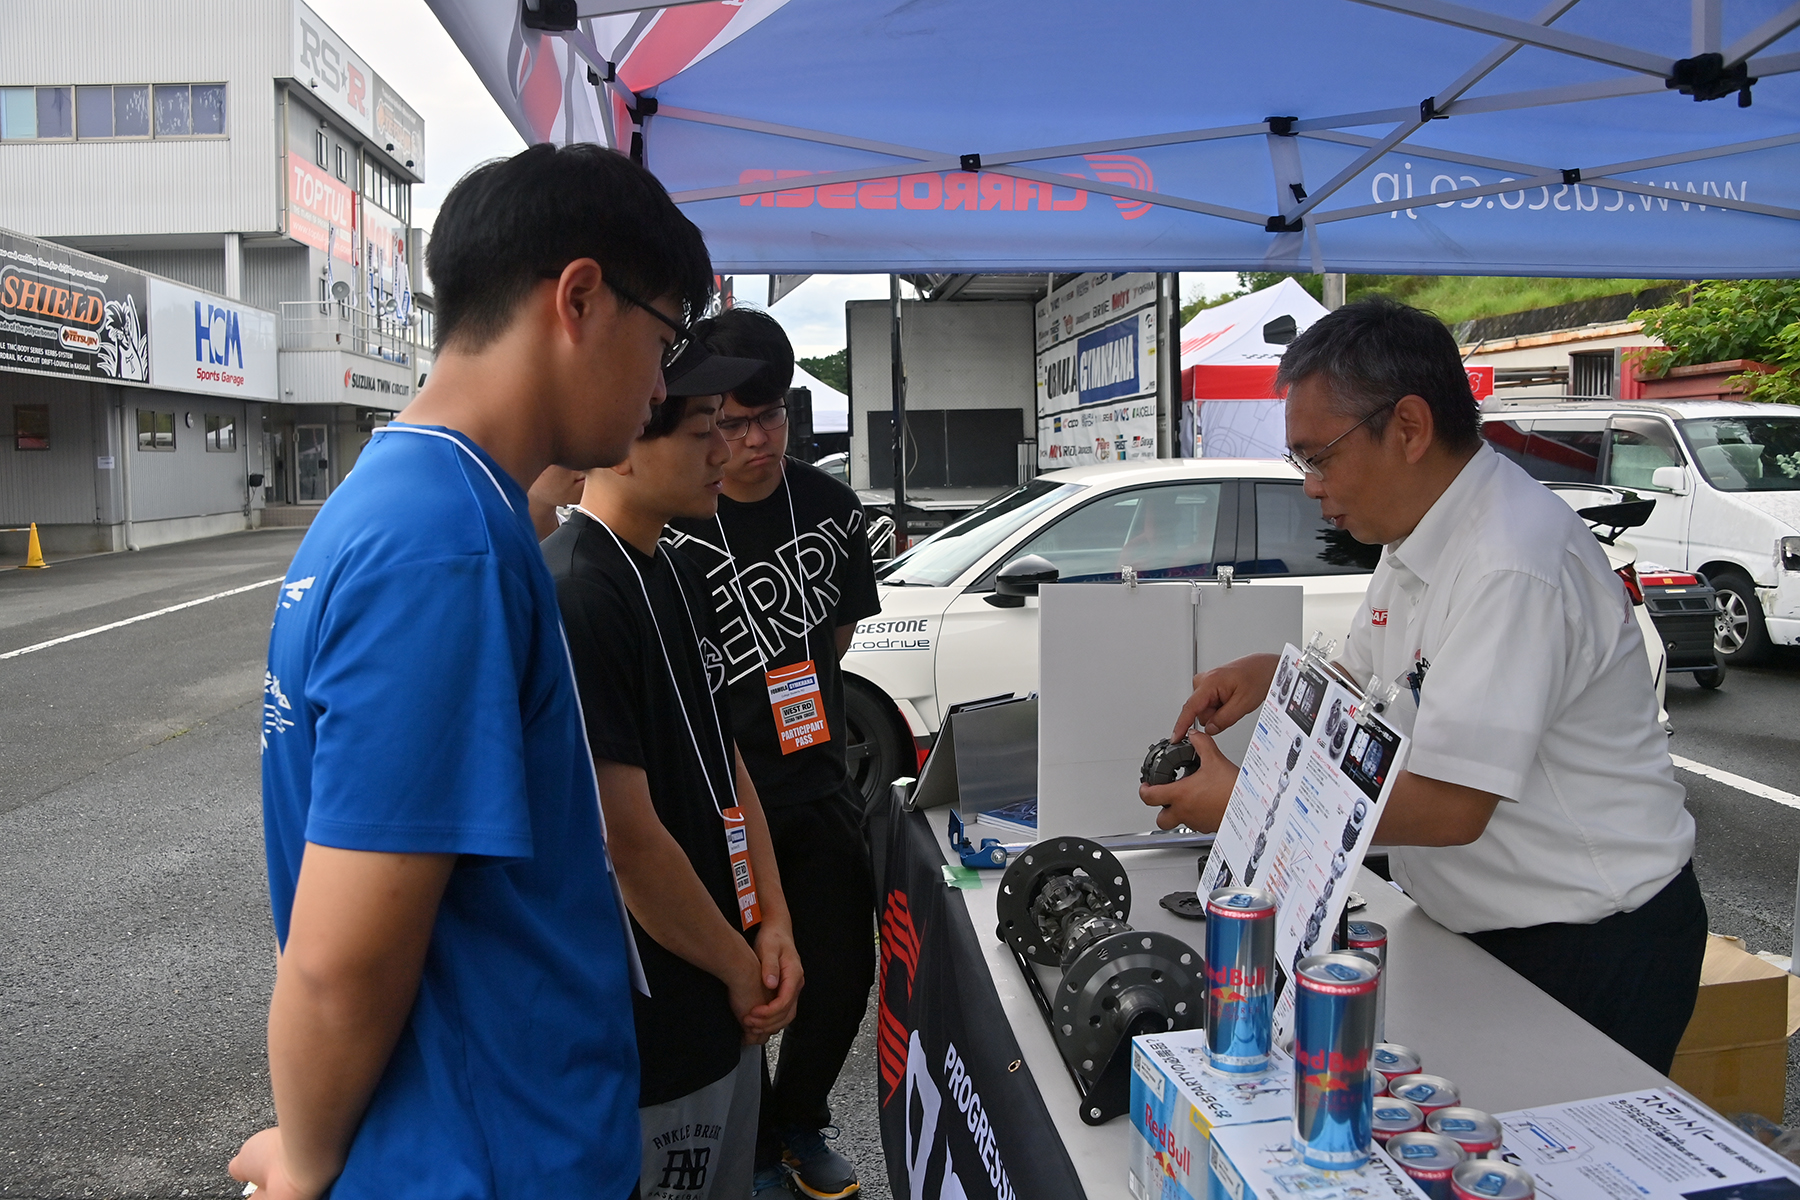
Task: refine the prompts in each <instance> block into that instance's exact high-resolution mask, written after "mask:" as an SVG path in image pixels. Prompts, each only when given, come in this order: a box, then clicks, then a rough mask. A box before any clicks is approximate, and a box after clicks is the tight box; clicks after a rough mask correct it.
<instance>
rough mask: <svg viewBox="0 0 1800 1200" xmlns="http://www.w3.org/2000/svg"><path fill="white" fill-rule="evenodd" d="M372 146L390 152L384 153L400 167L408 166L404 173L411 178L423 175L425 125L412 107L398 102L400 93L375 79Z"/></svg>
mask: <svg viewBox="0 0 1800 1200" xmlns="http://www.w3.org/2000/svg"><path fill="white" fill-rule="evenodd" d="M373 122H374V125H375V144H376V145H378V146H383V147H385V146H387V145H389V144H390V143H391V144H392V145H393V147H394V148H393V149H392V150H389V151H388V152H387V153H388V154H389V155H390V156H391V157H393V158H394V159H395V160H396V161H397V162H399V163H401V164H402V165H404V164H406V163H411V164H412V166H411V167H409V168H408V169H409V170H410V171H412V172H413V174H415V175H424V174H425V122H424V121H422V120H420V118H419V114H418V113H416V112H414V111H413V107H412V105H410V104H408V103H407V102H406V101H404V100H402V99H401V98H400V93H398V92H396V91H395V90H394V89H393V88H391V87H389V86H388V85H387V80H385V79H383V78H382V77H381V76H379V75H377V76H376V77H375V114H374V117H373Z"/></svg>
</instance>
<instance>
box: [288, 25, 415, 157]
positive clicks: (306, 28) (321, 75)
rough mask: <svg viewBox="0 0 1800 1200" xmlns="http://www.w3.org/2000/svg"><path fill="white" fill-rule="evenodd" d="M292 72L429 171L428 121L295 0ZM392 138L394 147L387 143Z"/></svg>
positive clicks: (381, 142) (361, 127) (382, 143)
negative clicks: (427, 151)
mask: <svg viewBox="0 0 1800 1200" xmlns="http://www.w3.org/2000/svg"><path fill="white" fill-rule="evenodd" d="M293 48H294V61H293V68H292V70H293V75H292V77H293V78H294V79H295V80H297V81H299V83H300V86H302V87H304V88H306V89H307V90H308V91H310V92H312V94H313V95H315V96H317V97H318V98H319V99H320V100H322V101H323V102H324V103H325V104H326V106H327V107H329V108H330V109H331V111H333V112H335V113H336V114H337V115H338V116H340V117H342V118H344V120H346V121H348V122H350V124H351V125H353V126H355V127H356V130H357V131H358V132H359V133H361V134H363V135H364V136H365V137H367V138H368V139H369V140H370V141H372V142H374V143H375V145H376V146H377V147H378V148H380V149H382V150H383V151H384V152H385V153H386V154H387V156H388V157H389V158H392V159H393V160H394V162H395V163H396V164H398V165H400V166H405V164H406V160H407V159H409V158H410V159H412V160H413V165H412V166H411V167H410V168H408V169H409V170H411V171H412V172H413V173H414V174H415V175H419V176H423V175H424V173H425V122H423V121H421V120H420V119H419V114H418V113H416V112H414V111H413V109H412V106H411V105H409V104H407V103H406V101H404V100H402V99H400V97H399V95H398V94H397V93H396V92H395V91H394V90H393V89H392V88H390V87H388V85H387V83H386V82H385V81H384V80H382V78H381V77H380V76H378V75H376V74H375V72H374V71H372V70H370V69H369V64H368V63H366V62H364V61H363V60H362V58H361V56H359V55H358V54H357V53H356V52H355V51H354V50H352V49H350V45H349V43H347V42H345V41H344V39H342V38H340V37H339V36H338V35H337V34H336V33H334V32H333V31H332V29H331V26H329V25H327V24H326V23H325V22H324V21H322V20H320V19H319V14H318V13H316V12H314V11H313V10H312V9H310V8H308V7H307V6H306V5H305V4H295V5H294V31H293ZM390 143H392V145H393V147H394V148H393V149H392V150H387V149H386V147H387V146H388V145H389V144H390Z"/></svg>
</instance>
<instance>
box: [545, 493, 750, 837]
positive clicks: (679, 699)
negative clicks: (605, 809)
mask: <svg viewBox="0 0 1800 1200" xmlns="http://www.w3.org/2000/svg"><path fill="white" fill-rule="evenodd" d="M575 507H576V509H577V510H579V511H580V512H581V513H582V515H584V516H586V517H587V518H588V519H589V520H590V521H592V522H593V523H594V524H596V525H598V526H599V527H600V528H602V529H604V530H606V535H607V536H608V537H610V538H612V540H613V545H615V546H617V547H618V548H619V553H620V554H621V555H623V556H624V559H625V562H626V564H627V565H628V566H630V567H631V573H632V574H633V575H635V576H637V581H638V591H639V592H641V593H642V594H643V597H644V608H645V609H646V610H647V611H648V612H649V613H650V624H651V626H652V627H653V628H655V630H656V645H657V649H659V650H661V651H662V660H663V667H664V668H665V669H667V671H668V672H669V683H670V684H671V685H672V686H673V687H674V689H675V703H677V704H678V705H680V706H681V723H682V724H683V725H686V726H687V731H688V741H690V742H692V743H693V746H694V757H695V758H697V759H699V760H700V774H701V777H702V778H704V779H705V780H706V791H707V794H708V795H710V796H711V797H712V802H713V807H714V808H716V809H718V810H719V816H721V817H723V816H724V815H725V805H723V804H720V803H719V793H718V792H717V791H716V790H715V789H714V788H713V781H712V771H711V770H710V769H709V768H708V767H707V765H706V755H705V754H704V753H702V752H701V750H700V738H699V735H697V734H696V733H695V732H694V722H693V719H692V718H691V717H689V716H688V709H687V700H686V699H685V698H684V697H683V695H682V688H681V680H680V679H679V678H677V677H676V675H675V663H674V662H673V660H671V659H670V658H669V646H668V642H667V641H666V640H665V639H664V638H663V631H662V622H661V621H658V620H657V619H656V605H655V603H654V602H652V601H651V599H650V588H649V587H648V586H647V585H646V584H645V583H644V573H643V572H642V571H640V570H638V565H637V563H635V562H633V561H632V558H631V554H630V552H629V551H627V550H626V549H625V543H624V542H623V541H622V540H621V539H620V538H619V535H618V534H616V533H614V532H613V531H612V527H611V526H609V525H608V524H607V523H606V522H605V521H602V520H601V519H600V518H599V517H596V516H595V515H594V514H593V513H591V512H589V511H588V510H587V509H585V508H582V506H581V505H579V504H577V505H576V506H575ZM669 569H670V570H671V571H673V570H674V567H673V566H671V567H670V568H669ZM675 591H676V594H677V595H679V596H681V606H682V607H683V608H684V609H687V614H688V625H689V627H690V628H692V627H693V623H694V611H693V609H691V608H688V607H687V595H686V593H685V592H683V590H682V587H681V580H680V579H679V578H677V579H676V581H675ZM695 640H696V643H698V637H697V636H696V639H695ZM701 669H702V670H705V666H704V664H702V667H701ZM718 718H719V713H718V705H717V701H714V707H713V723H714V725H715V726H716V727H717V728H718V730H719V752H720V753H721V754H722V755H724V759H725V771H726V779H727V782H728V783H729V784H730V785H731V807H732V808H736V807H737V780H736V778H735V776H736V772H735V771H734V770H732V765H731V764H732V757H731V751H730V750H728V749H727V748H726V746H725V727H724V724H723V723H722V722H720V721H719V719H718Z"/></svg>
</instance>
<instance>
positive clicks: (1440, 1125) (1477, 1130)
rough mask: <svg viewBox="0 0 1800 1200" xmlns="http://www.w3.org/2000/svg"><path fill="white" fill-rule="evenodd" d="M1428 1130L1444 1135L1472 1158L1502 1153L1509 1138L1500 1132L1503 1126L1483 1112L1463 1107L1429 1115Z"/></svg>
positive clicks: (1427, 1118)
mask: <svg viewBox="0 0 1800 1200" xmlns="http://www.w3.org/2000/svg"><path fill="white" fill-rule="evenodd" d="M1425 1128H1427V1129H1429V1130H1431V1132H1433V1133H1441V1134H1443V1135H1444V1136H1445V1137H1447V1138H1449V1139H1450V1140H1451V1141H1453V1142H1455V1143H1456V1144H1457V1145H1459V1146H1461V1147H1462V1148H1463V1152H1464V1153H1465V1154H1467V1155H1468V1156H1469V1157H1470V1158H1482V1157H1485V1156H1486V1155H1489V1154H1497V1153H1499V1151H1500V1141H1501V1139H1502V1138H1504V1137H1505V1136H1506V1135H1505V1133H1504V1131H1503V1130H1501V1128H1500V1122H1498V1121H1496V1120H1494V1118H1492V1117H1490V1116H1488V1115H1487V1114H1486V1113H1484V1112H1482V1111H1481V1110H1480V1109H1479V1108H1464V1107H1462V1106H1461V1105H1457V1106H1455V1107H1452V1108H1440V1109H1438V1110H1437V1111H1436V1112H1434V1113H1431V1114H1429V1115H1428V1116H1426V1118H1425Z"/></svg>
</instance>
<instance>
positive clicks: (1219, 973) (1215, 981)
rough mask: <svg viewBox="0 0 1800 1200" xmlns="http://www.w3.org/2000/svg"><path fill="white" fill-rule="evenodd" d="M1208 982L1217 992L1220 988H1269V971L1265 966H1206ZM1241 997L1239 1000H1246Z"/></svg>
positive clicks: (1209, 964)
mask: <svg viewBox="0 0 1800 1200" xmlns="http://www.w3.org/2000/svg"><path fill="white" fill-rule="evenodd" d="M1206 982H1207V984H1208V985H1209V986H1210V987H1212V988H1213V989H1214V990H1215V991H1216V990H1218V989H1220V988H1257V989H1260V988H1264V987H1267V986H1268V982H1269V969H1268V968H1267V967H1264V966H1255V967H1244V966H1240V965H1238V964H1235V963H1232V964H1221V965H1220V966H1218V967H1214V966H1213V965H1212V964H1211V963H1208V964H1207V965H1206ZM1244 998H1245V997H1244V996H1242V995H1240V996H1239V997H1238V999H1240V1000H1241V999H1244Z"/></svg>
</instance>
